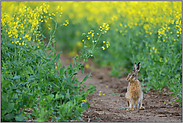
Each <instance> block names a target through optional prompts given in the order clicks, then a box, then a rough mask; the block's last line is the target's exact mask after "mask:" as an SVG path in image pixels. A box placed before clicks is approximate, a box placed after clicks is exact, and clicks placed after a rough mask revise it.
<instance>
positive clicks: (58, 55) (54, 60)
mask: <svg viewBox="0 0 183 123" xmlns="http://www.w3.org/2000/svg"><path fill="white" fill-rule="evenodd" d="M61 53H62V51H61V52H59V53H58V54H57V56H56V57H55V58H54V59H53V62H56V61H58V59H59V58H60V54H61Z"/></svg>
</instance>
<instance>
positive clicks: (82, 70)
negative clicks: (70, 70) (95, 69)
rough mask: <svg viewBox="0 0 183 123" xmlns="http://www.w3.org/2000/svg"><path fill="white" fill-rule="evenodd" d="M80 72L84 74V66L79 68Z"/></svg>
mask: <svg viewBox="0 0 183 123" xmlns="http://www.w3.org/2000/svg"><path fill="white" fill-rule="evenodd" d="M81 72H82V74H84V65H82V66H81Z"/></svg>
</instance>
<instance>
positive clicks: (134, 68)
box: [133, 62, 136, 72]
mask: <svg viewBox="0 0 183 123" xmlns="http://www.w3.org/2000/svg"><path fill="white" fill-rule="evenodd" d="M133 71H134V72H135V71H136V62H134V63H133Z"/></svg>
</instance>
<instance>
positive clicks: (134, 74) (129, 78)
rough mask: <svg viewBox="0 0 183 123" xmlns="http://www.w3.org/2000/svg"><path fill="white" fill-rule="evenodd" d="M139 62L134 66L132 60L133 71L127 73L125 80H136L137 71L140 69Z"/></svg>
mask: <svg viewBox="0 0 183 123" xmlns="http://www.w3.org/2000/svg"><path fill="white" fill-rule="evenodd" d="M140 64H141V63H140V62H139V63H138V64H137V66H136V62H134V64H133V72H131V73H129V74H128V76H127V78H126V80H127V81H128V82H133V81H135V80H137V76H138V72H139V71H140Z"/></svg>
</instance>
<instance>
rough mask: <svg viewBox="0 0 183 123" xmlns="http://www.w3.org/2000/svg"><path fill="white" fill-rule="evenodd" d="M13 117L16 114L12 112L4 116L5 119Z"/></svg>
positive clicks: (8, 119)
mask: <svg viewBox="0 0 183 123" xmlns="http://www.w3.org/2000/svg"><path fill="white" fill-rule="evenodd" d="M13 118H14V115H13V114H12V113H10V114H7V115H5V116H4V119H5V120H7V121H10V120H12V119H13Z"/></svg>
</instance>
